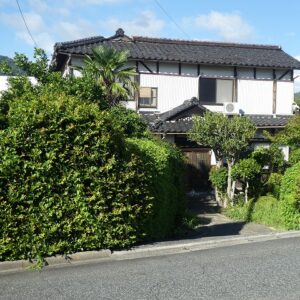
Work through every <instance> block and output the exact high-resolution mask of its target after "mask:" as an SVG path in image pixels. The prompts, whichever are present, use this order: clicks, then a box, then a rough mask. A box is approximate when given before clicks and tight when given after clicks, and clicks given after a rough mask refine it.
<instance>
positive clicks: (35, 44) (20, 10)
mask: <svg viewBox="0 0 300 300" xmlns="http://www.w3.org/2000/svg"><path fill="white" fill-rule="evenodd" d="M16 2H17V5H18V8H19V12H20V14H21V17H22V19H23V22H24V24H25V27H26V29H27V32H28V34H29V36H30V37H31V39H32V41H33V43H34V46H35V47H38V45H37V43H36V41H35V40H34V38H33V36H32V34H31V32H30V30H29V27H28V25H27V23H26V20H25V18H24V15H23V12H22V9H21V6H20V3H19V1H18V0H16Z"/></svg>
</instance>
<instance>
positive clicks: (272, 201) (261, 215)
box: [251, 195, 285, 228]
mask: <svg viewBox="0 0 300 300" xmlns="http://www.w3.org/2000/svg"><path fill="white" fill-rule="evenodd" d="M251 220H252V221H253V222H257V223H260V224H264V225H267V226H273V227H276V228H284V227H285V225H284V222H283V219H282V213H281V209H280V205H279V201H278V200H277V199H276V198H274V197H273V196H270V195H267V196H262V197H259V198H258V200H257V201H256V202H255V204H254V209H253V212H252V214H251Z"/></svg>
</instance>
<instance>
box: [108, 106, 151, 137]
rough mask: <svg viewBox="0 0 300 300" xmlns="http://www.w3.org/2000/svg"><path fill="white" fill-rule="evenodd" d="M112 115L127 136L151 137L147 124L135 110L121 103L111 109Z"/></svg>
mask: <svg viewBox="0 0 300 300" xmlns="http://www.w3.org/2000/svg"><path fill="white" fill-rule="evenodd" d="M110 114H111V116H112V117H113V118H114V119H115V120H116V121H117V122H118V123H119V125H120V127H121V128H122V130H123V133H124V134H125V136H126V137H137V138H142V137H149V136H150V134H149V132H148V129H147V124H146V123H145V122H144V120H143V119H142V118H141V116H140V115H139V114H137V113H136V112H135V111H133V110H130V109H126V108H125V107H123V106H121V105H119V106H115V107H113V108H111V109H110Z"/></svg>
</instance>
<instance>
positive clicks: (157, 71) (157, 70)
mask: <svg viewBox="0 0 300 300" xmlns="http://www.w3.org/2000/svg"><path fill="white" fill-rule="evenodd" d="M156 73H157V74H158V73H159V62H158V61H157V62H156Z"/></svg>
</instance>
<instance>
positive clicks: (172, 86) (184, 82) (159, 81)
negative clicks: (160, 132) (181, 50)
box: [140, 74, 198, 112]
mask: <svg viewBox="0 0 300 300" xmlns="http://www.w3.org/2000/svg"><path fill="white" fill-rule="evenodd" d="M140 86H141V87H155V88H157V108H155V109H154V108H153V109H149V108H144V109H140V110H147V111H149V110H154V111H159V112H165V111H168V110H170V109H172V108H174V107H176V106H178V105H181V104H182V103H183V101H184V100H188V99H191V98H192V97H198V77H185V76H168V75H158V74H141V75H140Z"/></svg>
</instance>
